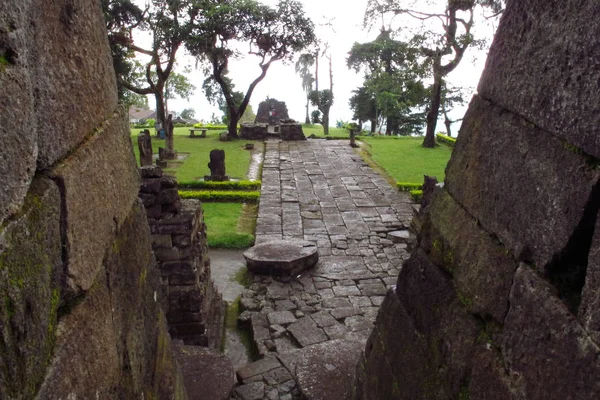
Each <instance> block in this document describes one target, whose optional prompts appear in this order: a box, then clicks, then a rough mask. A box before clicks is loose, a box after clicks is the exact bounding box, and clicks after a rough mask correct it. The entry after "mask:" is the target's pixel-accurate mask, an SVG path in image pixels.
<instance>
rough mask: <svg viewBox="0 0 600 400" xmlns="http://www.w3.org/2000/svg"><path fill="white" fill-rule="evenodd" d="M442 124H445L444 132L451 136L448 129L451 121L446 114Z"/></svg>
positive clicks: (450, 131)
mask: <svg viewBox="0 0 600 400" xmlns="http://www.w3.org/2000/svg"><path fill="white" fill-rule="evenodd" d="M444 124H445V125H446V133H447V134H448V136H450V137H452V130H451V129H450V126H451V125H452V121H450V120H449V119H448V116H447V115H446V119H445V120H444Z"/></svg>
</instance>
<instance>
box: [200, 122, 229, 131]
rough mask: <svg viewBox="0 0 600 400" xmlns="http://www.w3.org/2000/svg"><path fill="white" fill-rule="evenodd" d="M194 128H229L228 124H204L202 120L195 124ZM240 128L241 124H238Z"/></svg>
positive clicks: (214, 129)
mask: <svg viewBox="0 0 600 400" xmlns="http://www.w3.org/2000/svg"><path fill="white" fill-rule="evenodd" d="M194 128H196V129H207V130H209V131H219V130H221V131H222V130H227V125H216V124H204V123H202V122H198V123H197V124H194ZM238 128H239V126H238Z"/></svg>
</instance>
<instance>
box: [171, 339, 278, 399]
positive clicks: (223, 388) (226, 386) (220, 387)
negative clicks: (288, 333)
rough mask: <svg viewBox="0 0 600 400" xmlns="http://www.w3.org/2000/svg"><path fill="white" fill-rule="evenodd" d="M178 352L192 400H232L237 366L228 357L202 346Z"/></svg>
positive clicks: (178, 358) (181, 347) (181, 349)
mask: <svg viewBox="0 0 600 400" xmlns="http://www.w3.org/2000/svg"><path fill="white" fill-rule="evenodd" d="M177 349H178V351H177V352H176V356H177V361H178V362H179V365H181V370H182V372H183V382H184V385H185V389H186V392H187V394H188V398H189V400H228V399H229V398H230V397H231V391H232V389H233V366H232V364H231V360H230V359H229V358H227V356H225V355H224V354H221V353H218V352H216V351H214V350H210V349H208V348H206V347H200V346H177ZM278 364H279V363H278ZM261 398H262V397H261Z"/></svg>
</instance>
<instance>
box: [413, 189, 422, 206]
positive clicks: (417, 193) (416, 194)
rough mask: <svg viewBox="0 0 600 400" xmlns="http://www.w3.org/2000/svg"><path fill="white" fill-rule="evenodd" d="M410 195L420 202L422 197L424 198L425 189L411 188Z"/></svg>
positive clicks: (416, 201)
mask: <svg viewBox="0 0 600 400" xmlns="http://www.w3.org/2000/svg"><path fill="white" fill-rule="evenodd" d="M410 195H411V196H412V198H413V200H414V201H415V203H420V202H421V199H422V198H423V191H422V190H411V191H410Z"/></svg>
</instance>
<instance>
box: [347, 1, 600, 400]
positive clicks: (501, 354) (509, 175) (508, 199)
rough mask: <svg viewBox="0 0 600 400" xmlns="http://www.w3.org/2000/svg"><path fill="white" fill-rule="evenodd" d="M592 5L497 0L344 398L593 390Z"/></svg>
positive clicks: (597, 313)
mask: <svg viewBox="0 0 600 400" xmlns="http://www.w3.org/2000/svg"><path fill="white" fill-rule="evenodd" d="M598 12H599V5H598V2H597V1H595V0H582V1H580V2H578V4H577V7H569V8H568V10H567V11H565V8H564V7H563V3H559V2H556V1H551V2H547V1H541V0H510V1H508V2H507V7H506V11H505V12H504V14H503V17H502V20H501V22H500V26H499V28H498V31H497V33H496V36H495V39H494V43H493V45H492V48H491V49H490V53H489V58H488V60H487V65H486V69H485V71H484V73H483V75H482V78H481V81H480V84H479V88H478V90H479V95H477V96H475V97H474V98H473V100H472V102H471V104H470V106H469V110H468V111H467V114H466V115H465V119H464V121H463V125H462V128H461V132H460V135H459V138H458V140H457V142H456V147H455V149H454V152H453V155H452V159H451V160H450V163H449V165H448V168H447V170H446V182H445V183H446V184H445V188H437V189H435V190H434V194H433V199H432V201H431V203H430V204H429V205H428V206H427V210H426V214H425V216H424V219H423V225H422V230H421V234H420V241H419V243H418V245H417V247H416V249H415V250H414V251H413V252H412V256H411V258H410V260H408V261H407V262H406V263H405V264H404V266H403V267H402V270H401V273H400V276H399V278H398V281H397V286H396V289H395V290H392V291H390V292H388V294H387V296H386V298H385V300H384V302H383V305H382V309H381V311H380V312H379V315H378V318H377V321H376V324H375V329H374V331H373V333H372V335H371V336H370V338H369V341H368V344H367V347H366V353H365V356H364V359H363V361H362V362H361V365H360V366H359V368H358V373H357V375H358V379H357V384H356V388H355V393H354V398H355V399H364V400H366V399H425V398H426V399H451V398H471V399H498V400H500V399H503V400H504V399H530V400H538V399H596V398H598V397H599V396H600V385H599V384H598V379H599V377H600V363H599V362H598V359H599V356H600V323H599V321H600V309H599V308H598V305H599V304H598V303H599V301H598V298H599V297H598V293H599V291H600V280H599V278H598V277H599V276H600V272H599V271H600V257H599V254H600V224H599V223H598V209H599V207H600V182H599V179H600V170H599V169H598V165H599V164H600V161H599V158H600V140H599V138H600V132H599V130H598V126H599V125H598V122H600V121H599V120H598V119H599V118H600V115H599V114H598V113H597V112H596V111H595V110H597V109H598V108H600V101H599V98H598V82H599V81H600V47H598V46H596V45H592V43H597V32H598V29H600V25H599V22H598V20H597V17H596V15H597V13H598Z"/></svg>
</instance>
